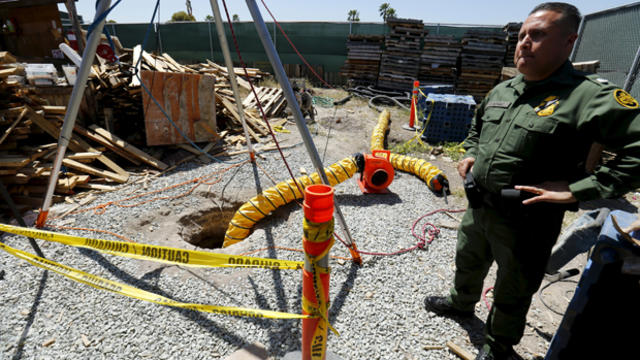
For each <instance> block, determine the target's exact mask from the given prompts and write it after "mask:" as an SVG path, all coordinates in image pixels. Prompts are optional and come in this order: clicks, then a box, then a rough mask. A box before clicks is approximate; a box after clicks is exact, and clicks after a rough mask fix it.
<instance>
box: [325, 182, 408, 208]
mask: <svg viewBox="0 0 640 360" xmlns="http://www.w3.org/2000/svg"><path fill="white" fill-rule="evenodd" d="M356 176H358V175H357V174H356ZM336 200H337V201H336V202H337V203H338V204H339V205H340V206H364V207H366V206H371V205H377V204H385V205H395V204H399V203H401V202H402V200H401V199H400V197H399V196H398V194H395V193H388V194H359V195H352V194H340V195H336Z"/></svg>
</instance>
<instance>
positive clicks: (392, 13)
mask: <svg viewBox="0 0 640 360" xmlns="http://www.w3.org/2000/svg"><path fill="white" fill-rule="evenodd" d="M394 17H396V9H394V8H389V10H387V19H389V18H394ZM385 20H386V19H385Z"/></svg>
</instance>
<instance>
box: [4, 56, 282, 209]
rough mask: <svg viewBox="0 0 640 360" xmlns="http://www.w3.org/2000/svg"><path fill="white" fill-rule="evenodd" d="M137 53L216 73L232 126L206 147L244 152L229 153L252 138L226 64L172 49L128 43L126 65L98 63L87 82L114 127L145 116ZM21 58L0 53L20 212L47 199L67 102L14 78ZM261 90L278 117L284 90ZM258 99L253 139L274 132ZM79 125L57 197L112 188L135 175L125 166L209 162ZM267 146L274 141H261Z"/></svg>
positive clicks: (147, 59) (8, 150)
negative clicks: (192, 60)
mask: <svg viewBox="0 0 640 360" xmlns="http://www.w3.org/2000/svg"><path fill="white" fill-rule="evenodd" d="M134 55H136V56H139V57H141V58H142V61H141V62H140V63H139V65H140V69H149V70H162V71H165V72H184V73H198V74H204V76H213V77H215V78H216V87H215V99H216V102H217V103H218V104H220V106H217V107H216V109H217V111H218V113H219V114H218V116H219V117H223V118H226V119H227V121H226V128H225V129H223V130H221V131H219V132H218V135H219V136H220V138H221V139H222V140H223V141H216V142H215V143H214V142H211V143H209V144H205V145H204V146H202V148H203V150H204V151H205V152H207V153H209V154H211V155H213V156H221V155H225V154H229V155H230V154H235V153H238V152H242V151H235V152H229V151H234V150H240V149H241V148H243V146H244V145H245V144H246V139H245V137H244V135H243V132H242V128H241V126H240V122H239V116H238V114H237V107H236V105H235V98H234V97H233V93H232V91H231V89H230V86H229V84H228V81H227V78H226V77H225V76H226V74H227V73H226V68H224V67H221V66H219V65H217V64H214V63H212V62H207V63H206V64H196V65H189V66H184V65H180V64H178V63H177V62H175V61H173V59H172V58H171V57H170V56H169V55H168V54H163V55H162V56H156V55H152V54H147V53H145V52H144V51H139V54H136V51H135V50H134V51H131V52H127V51H126V49H125V51H124V53H123V54H122V56H121V58H120V59H121V64H120V65H116V64H105V63H102V64H98V65H94V66H93V67H92V75H91V76H90V81H89V85H90V87H91V88H92V92H93V93H94V95H95V96H96V97H98V98H99V101H98V103H99V104H101V105H102V106H104V107H105V108H107V107H108V108H110V109H111V115H110V117H111V119H112V121H113V122H112V123H111V126H112V127H113V128H114V129H115V128H117V127H118V124H119V123H126V122H128V121H129V120H131V119H132V118H133V119H135V118H138V119H140V123H142V121H143V111H142V108H141V107H142V99H141V97H142V95H141V94H142V91H143V90H142V89H141V85H140V83H139V82H137V83H136V81H137V80H138V79H137V77H135V76H133V72H132V71H131V67H132V66H134V65H133V64H137V62H134V61H133V60H134V58H135V57H136V56H134ZM15 61H16V60H15V58H14V57H13V56H11V54H9V53H7V52H0V181H1V182H2V183H3V184H4V185H5V186H6V187H7V189H8V190H9V193H10V194H11V197H12V199H13V200H14V202H15V203H16V204H17V205H18V208H19V209H20V210H21V211H22V210H26V209H32V208H37V207H40V206H41V205H42V202H43V199H44V195H45V193H46V190H47V185H48V182H49V178H50V175H51V170H52V168H53V162H54V160H55V157H56V153H57V147H58V146H57V142H58V139H59V136H60V131H61V128H62V123H63V120H64V116H65V114H66V107H65V106H51V105H49V104H48V102H47V100H45V99H43V98H41V97H39V96H38V95H37V94H38V89H39V88H37V87H34V86H30V85H24V84H23V83H21V82H20V81H16V80H14V79H11V78H10V75H23V74H24V68H23V67H22V66H21V65H20V64H16V63H15ZM236 71H242V72H244V71H243V70H236ZM248 72H249V76H250V77H252V78H253V79H254V80H255V79H259V78H260V77H262V76H264V75H265V73H263V72H261V71H260V70H258V69H248ZM238 80H239V84H240V86H241V87H243V88H245V89H247V88H250V86H249V83H248V82H247V81H246V80H244V79H240V78H238ZM257 90H258V94H259V98H260V100H261V101H262V102H263V105H264V106H265V108H267V109H269V112H268V114H270V115H275V114H277V113H278V111H280V110H281V109H282V107H283V106H284V104H283V103H284V97H283V95H282V91H281V90H280V89H268V88H258V89H257ZM253 100H254V101H253V102H251V101H249V102H248V103H249V104H248V106H247V107H245V117H246V118H247V122H248V123H250V126H251V127H252V128H253V130H251V131H250V135H251V137H252V138H253V140H256V141H258V140H259V138H260V137H263V136H266V135H268V130H267V127H266V126H265V125H264V124H263V122H262V120H261V119H259V118H258V116H257V115H256V110H255V109H250V105H252V104H253V105H255V99H253ZM105 114H107V112H106V111H105ZM80 124H82V121H81V119H79V121H78V122H77V123H76V125H75V127H74V129H73V134H72V136H71V138H70V139H69V145H68V148H67V151H66V154H65V157H64V159H63V161H62V165H63V167H62V169H61V173H60V174H59V180H58V182H57V186H56V190H55V195H54V197H53V201H54V202H60V201H64V200H67V201H72V200H70V198H69V197H68V195H72V194H74V193H77V192H78V190H79V189H94V190H96V191H111V190H114V189H115V187H116V186H117V185H118V184H123V183H126V182H128V181H129V177H130V172H129V171H127V170H125V169H124V168H123V167H124V166H127V167H131V166H141V167H142V168H143V169H142V172H143V173H145V172H146V173H150V172H155V173H160V172H161V171H162V172H164V171H168V170H170V169H171V168H173V167H174V166H176V165H177V164H179V163H182V162H184V161H188V160H192V159H196V158H199V159H201V160H203V161H207V159H206V158H204V157H203V155H202V153H201V152H200V151H199V150H197V149H195V148H193V147H191V146H189V145H178V146H177V147H178V148H180V149H184V150H186V151H188V152H191V153H193V155H191V156H187V157H185V156H183V155H180V159H176V161H175V162H174V161H171V164H172V166H171V167H170V166H169V164H166V163H164V162H162V161H160V160H159V159H158V157H159V156H161V155H162V154H163V152H164V153H165V154H166V152H165V151H164V150H166V148H155V149H153V151H152V152H151V153H148V152H145V151H143V150H141V149H140V148H139V147H136V146H135V145H134V143H133V142H132V141H130V138H129V137H128V138H127V139H126V140H125V139H122V138H120V137H118V136H116V135H115V133H114V132H113V131H110V130H107V129H105V127H107V126H104V127H101V126H98V125H95V124H94V125H87V126H84V125H80ZM107 124H108V123H107ZM251 124H253V125H251ZM141 128H142V127H138V128H137V129H136V130H135V131H134V133H140V132H141V131H140V129H141ZM256 129H259V130H256ZM119 133H126V132H119ZM134 139H135V138H134ZM262 142H264V141H262ZM262 149H268V147H267V146H263V147H262ZM169 153H170V154H173V153H175V147H172V148H171V149H169ZM169 157H170V156H169ZM165 161H166V160H165ZM138 169H139V168H138ZM7 206H8V205H7V204H6V203H5V201H0V212H1V211H4V210H7V209H8V207H7Z"/></svg>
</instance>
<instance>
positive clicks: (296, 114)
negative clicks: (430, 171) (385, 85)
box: [246, 0, 361, 262]
mask: <svg viewBox="0 0 640 360" xmlns="http://www.w3.org/2000/svg"><path fill="white" fill-rule="evenodd" d="M246 2H247V6H248V8H249V12H250V13H251V17H252V18H253V23H254V24H255V25H256V30H257V31H258V36H260V40H261V41H262V46H263V47H264V50H265V52H266V53H267V57H268V58H269V62H270V63H271V66H272V67H273V72H274V74H275V75H276V78H277V79H278V83H280V87H281V88H282V92H283V93H284V96H285V98H286V99H287V105H288V106H289V110H291V112H292V113H293V118H294V119H295V120H296V126H297V127H298V131H299V132H300V135H301V136H302V140H303V141H304V145H305V147H306V148H307V153H308V154H309V156H310V157H311V162H313V166H314V167H315V168H316V171H317V172H318V175H320V179H322V182H323V183H324V184H327V185H328V184H329V180H328V179H327V175H326V174H325V172H324V166H323V165H322V160H321V159H320V155H319V154H318V150H316V147H315V144H314V143H313V139H312V138H311V133H309V129H308V128H307V125H306V123H305V121H304V117H303V116H302V112H301V111H300V105H299V104H298V101H297V100H296V97H295V95H294V94H293V89H291V83H290V82H289V78H287V74H286V73H285V72H284V67H283V66H282V62H281V61H280V57H279V56H278V53H277V52H276V48H275V47H274V46H273V42H272V41H271V38H270V36H269V31H268V30H267V26H266V25H265V23H264V19H262V15H261V14H260V10H258V6H257V4H256V2H255V0H246ZM334 205H335V210H336V214H337V215H338V216H337V217H338V222H339V223H340V226H341V227H342V229H343V230H344V232H345V236H346V238H347V243H348V244H349V245H350V246H355V243H354V242H353V240H352V239H351V233H350V232H349V228H348V227H347V224H346V222H345V220H344V215H342V211H341V210H340V206H338V202H335V203H334ZM353 254H354V253H353V252H352V255H353ZM355 254H357V253H355ZM354 257H355V256H354ZM358 259H359V257H358ZM356 261H357V260H356ZM358 262H361V260H360V261H358Z"/></svg>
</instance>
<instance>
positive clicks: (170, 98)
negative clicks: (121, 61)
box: [142, 71, 217, 146]
mask: <svg viewBox="0 0 640 360" xmlns="http://www.w3.org/2000/svg"><path fill="white" fill-rule="evenodd" d="M142 81H143V82H144V84H145V86H147V87H148V88H149V89H150V92H151V96H153V98H155V99H156V101H157V102H158V104H159V105H160V107H162V108H160V107H158V105H156V104H155V102H154V101H153V100H152V99H151V96H150V95H149V94H147V93H146V92H144V93H143V94H142V102H143V109H144V118H145V135H146V140H147V145H149V146H155V145H175V144H185V143H189V140H187V139H185V138H184V137H183V134H184V136H185V137H187V138H188V139H190V140H191V141H193V142H196V143H199V142H211V141H214V140H215V139H216V138H217V137H216V136H214V135H213V134H212V133H211V132H210V130H213V131H214V132H215V129H217V124H216V115H215V112H216V111H215V100H214V96H215V95H214V94H215V91H214V87H215V78H214V77H211V76H204V75H200V74H183V73H163V72H152V71H143V72H142ZM163 110H164V112H163ZM165 112H166V113H167V115H169V117H170V118H171V121H169V119H167V117H166V116H165ZM174 125H175V126H174ZM176 127H177V128H179V129H180V131H178V130H177V129H176Z"/></svg>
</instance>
